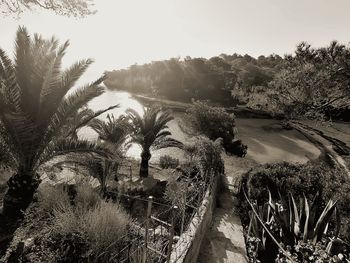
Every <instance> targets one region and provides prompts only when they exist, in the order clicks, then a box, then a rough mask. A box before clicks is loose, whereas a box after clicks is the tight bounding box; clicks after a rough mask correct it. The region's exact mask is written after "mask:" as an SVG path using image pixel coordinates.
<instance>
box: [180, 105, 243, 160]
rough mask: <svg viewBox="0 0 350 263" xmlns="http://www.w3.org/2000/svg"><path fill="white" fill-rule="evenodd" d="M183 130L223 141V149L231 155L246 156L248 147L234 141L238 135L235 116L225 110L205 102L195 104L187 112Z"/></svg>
mask: <svg viewBox="0 0 350 263" xmlns="http://www.w3.org/2000/svg"><path fill="white" fill-rule="evenodd" d="M184 122H185V123H184V124H183V125H182V129H183V130H184V131H185V132H186V133H189V134H191V135H204V136H206V137H208V138H209V139H210V140H213V141H215V140H216V139H218V138H221V139H222V140H223V147H224V148H225V150H226V151H227V152H229V153H233V154H236V155H238V156H240V157H243V156H245V154H246V152H247V146H246V145H244V144H242V142H241V141H239V140H237V141H234V139H235V135H236V128H235V126H236V125H235V116H234V114H230V113H228V112H227V111H226V110H225V108H222V107H211V106H210V105H209V104H207V103H205V102H194V103H193V104H192V105H191V107H190V108H189V109H188V110H187V112H186V115H185V117H184Z"/></svg>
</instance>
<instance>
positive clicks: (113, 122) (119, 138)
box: [89, 114, 131, 151]
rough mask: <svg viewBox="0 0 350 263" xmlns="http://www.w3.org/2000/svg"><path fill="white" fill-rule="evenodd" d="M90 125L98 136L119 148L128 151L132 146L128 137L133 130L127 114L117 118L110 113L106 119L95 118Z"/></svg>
mask: <svg viewBox="0 0 350 263" xmlns="http://www.w3.org/2000/svg"><path fill="white" fill-rule="evenodd" d="M89 127H90V128H92V129H93V130H94V131H95V132H96V133H97V134H98V138H99V139H100V140H101V141H103V142H105V143H109V144H112V145H113V146H114V147H115V148H117V149H121V150H123V151H126V150H127V149H128V148H129V146H130V144H129V143H128V142H127V139H128V137H129V134H130V131H131V126H130V123H129V120H128V118H127V117H126V116H125V115H121V116H119V117H118V118H115V117H114V115H113V114H111V115H109V114H108V115H107V120H106V121H102V120H100V119H93V120H92V121H91V122H90V124H89Z"/></svg>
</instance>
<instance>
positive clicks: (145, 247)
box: [142, 196, 153, 263]
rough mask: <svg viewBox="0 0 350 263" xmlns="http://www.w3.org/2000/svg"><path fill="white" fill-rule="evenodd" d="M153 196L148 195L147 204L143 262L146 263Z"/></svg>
mask: <svg viewBox="0 0 350 263" xmlns="http://www.w3.org/2000/svg"><path fill="white" fill-rule="evenodd" d="M152 202H153V197H152V196H149V197H148V203H147V204H148V205H147V215H146V232H145V246H144V249H143V255H142V263H146V260H147V246H148V229H149V219H150V218H151V211H152Z"/></svg>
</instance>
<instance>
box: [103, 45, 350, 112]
mask: <svg viewBox="0 0 350 263" xmlns="http://www.w3.org/2000/svg"><path fill="white" fill-rule="evenodd" d="M349 57H350V48H349V47H348V46H345V45H342V44H340V43H338V42H336V41H334V42H331V43H330V45H329V46H326V47H321V48H313V47H311V46H310V45H309V44H307V43H301V44H299V45H298V46H297V48H296V50H295V52H294V53H293V54H291V55H286V56H285V57H284V58H282V57H280V56H278V55H271V56H268V57H265V56H259V57H258V58H257V59H256V58H253V57H251V56H249V55H244V56H241V55H238V54H233V55H226V54H221V55H220V56H217V57H212V58H210V59H204V58H190V57H186V58H184V59H183V60H180V59H175V58H173V59H169V60H164V61H154V62H152V63H149V64H144V65H132V66H131V67H130V68H128V69H123V70H114V71H111V72H107V76H108V79H107V80H106V81H105V84H106V86H107V87H108V88H110V89H117V90H118V89H119V90H127V91H131V92H135V93H143V94H147V95H149V96H158V97H161V98H166V99H170V100H180V101H185V102H190V101H191V100H193V99H194V100H209V101H212V102H214V103H219V104H221V105H224V106H234V105H236V104H237V103H239V104H243V105H246V106H247V107H250V108H253V109H256V110H262V111H267V112H269V113H272V114H275V115H280V114H282V115H284V116H285V117H286V118H287V119H295V118H312V119H315V118H317V119H320V118H324V117H327V118H329V117H332V118H333V119H336V118H341V119H344V118H345V119H346V113H348V112H349V106H350V105H349V101H350V100H349V96H350V89H349V87H350V85H349V81H350V66H349V62H348V61H349Z"/></svg>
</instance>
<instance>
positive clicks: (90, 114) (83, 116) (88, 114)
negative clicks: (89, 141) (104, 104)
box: [67, 104, 119, 136]
mask: <svg viewBox="0 0 350 263" xmlns="http://www.w3.org/2000/svg"><path fill="white" fill-rule="evenodd" d="M118 107H119V104H117V105H114V106H110V107H108V108H107V109H104V110H98V111H96V112H94V111H92V110H88V111H83V112H79V113H78V114H77V116H76V117H75V118H74V120H73V123H72V124H69V126H70V129H69V131H68V133H67V136H69V135H71V134H73V133H76V132H77V130H79V129H80V128H82V127H84V126H86V125H88V124H89V123H90V122H91V121H92V120H94V119H95V118H96V117H98V116H100V115H101V114H103V113H105V112H107V111H110V110H113V109H115V108H118Z"/></svg>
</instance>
